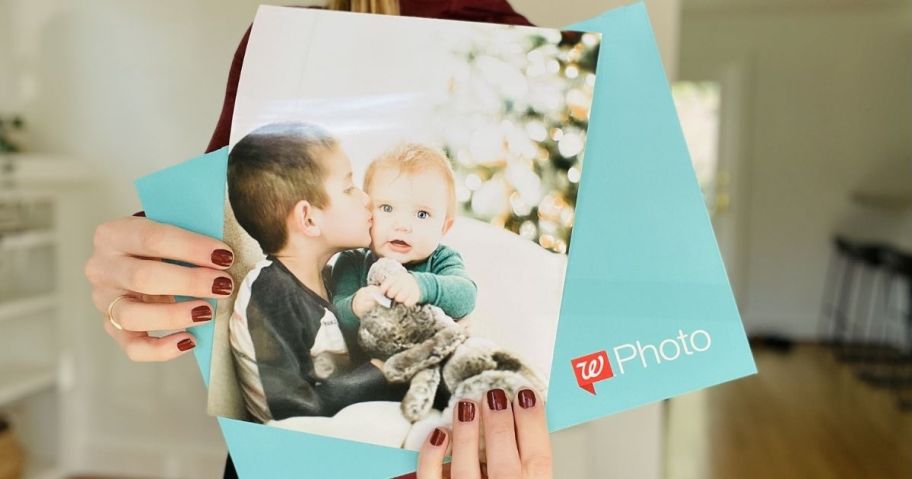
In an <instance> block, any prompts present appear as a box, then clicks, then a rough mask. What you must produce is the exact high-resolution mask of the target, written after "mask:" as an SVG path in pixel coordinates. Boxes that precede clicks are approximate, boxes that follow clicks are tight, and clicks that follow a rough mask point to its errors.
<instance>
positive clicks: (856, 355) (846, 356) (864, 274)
mask: <svg viewBox="0 0 912 479" xmlns="http://www.w3.org/2000/svg"><path fill="white" fill-rule="evenodd" d="M887 249H890V247H889V246H886V245H884V244H881V243H855V244H852V243H850V244H849V248H848V254H849V256H850V258H851V261H850V263H849V268H847V270H846V275H845V279H844V284H843V286H844V287H843V288H842V290H841V291H840V297H839V298H838V299H839V302H838V303H837V314H836V327H837V330H836V332H837V338H836V343H837V345H838V348H837V356H838V357H839V358H840V359H842V360H846V361H860V360H863V359H865V358H866V357H868V356H870V355H871V354H876V353H875V352H872V349H874V350H876V348H877V345H876V344H872V343H871V342H870V338H868V337H867V332H868V330H869V329H870V328H869V326H868V325H869V324H870V322H871V321H872V320H873V318H874V317H875V313H876V306H877V303H876V302H875V301H873V298H874V297H875V296H876V293H877V291H878V286H880V285H881V283H882V281H883V270H882V268H881V266H882V258H883V255H884V251H885V250H887Z"/></svg>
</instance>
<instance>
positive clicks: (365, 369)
mask: <svg viewBox="0 0 912 479" xmlns="http://www.w3.org/2000/svg"><path fill="white" fill-rule="evenodd" d="M228 198H229V201H230V204H231V207H232V209H233V210H234V214H235V217H236V218H237V221H238V224H240V226H241V227H243V228H244V230H246V231H247V233H248V234H250V236H251V237H252V238H253V239H254V240H256V241H257V242H258V243H259V244H260V247H261V248H262V250H263V253H265V254H266V259H265V260H264V261H260V262H259V263H257V265H256V266H255V267H254V269H253V270H252V271H250V273H249V274H247V276H246V277H245V278H244V281H243V283H242V285H241V288H240V289H239V290H238V296H237V300H236V301H235V304H234V313H233V314H232V316H231V320H230V323H229V333H230V338H231V347H232V352H233V353H234V357H235V366H236V368H237V372H238V377H239V381H240V383H241V388H242V391H243V396H244V401H245V404H246V407H247V410H248V412H250V414H251V415H252V416H253V417H255V418H256V419H257V420H258V421H260V422H264V423H265V422H267V421H269V420H279V419H284V418H287V417H292V416H331V415H333V414H335V413H336V412H338V411H339V410H340V409H342V408H343V407H345V406H347V405H349V404H353V403H356V402H362V401H370V400H393V401H398V400H401V399H402V396H403V394H404V389H403V388H402V387H401V386H392V385H390V384H389V383H388V382H387V381H386V379H385V378H384V376H383V374H382V373H381V372H380V369H379V368H380V367H381V364H379V362H373V363H368V362H362V363H356V366H357V367H355V369H353V370H351V371H350V372H347V373H345V374H340V375H338V376H335V377H333V378H330V379H325V380H321V379H318V378H316V377H314V371H313V361H312V356H311V348H312V347H313V345H314V341H315V339H316V337H317V332H318V331H319V330H320V329H321V323H322V324H324V325H325V324H333V323H334V322H335V311H334V307H333V305H332V304H331V303H330V302H329V292H328V291H327V289H326V287H325V283H324V278H323V275H322V272H323V269H324V267H325V266H326V263H327V261H328V260H329V258H330V257H331V256H332V255H334V254H335V253H337V252H339V251H342V250H346V249H350V248H357V247H363V246H367V245H368V244H369V243H370V234H369V231H370V222H371V212H370V210H369V209H368V203H369V200H368V198H367V196H366V195H365V194H364V192H363V191H361V190H360V189H358V188H357V187H356V186H355V185H354V184H353V183H352V173H351V165H350V162H349V160H348V157H347V156H346V155H345V153H344V152H343V151H342V149H341V148H340V147H339V145H338V142H337V141H336V140H335V139H334V138H333V137H332V136H330V135H329V134H328V133H327V132H326V131H324V130H323V129H321V128H319V127H316V126H314V125H308V124H304V123H280V124H272V125H267V126H264V127H261V128H258V129H257V130H255V131H253V132H251V133H250V134H248V135H247V136H245V137H244V138H243V139H241V141H240V142H238V143H237V145H235V147H234V149H233V150H232V151H231V154H230V155H229V158H228ZM343 348H344V345H343Z"/></svg>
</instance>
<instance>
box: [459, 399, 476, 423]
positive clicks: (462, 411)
mask: <svg viewBox="0 0 912 479" xmlns="http://www.w3.org/2000/svg"><path fill="white" fill-rule="evenodd" d="M457 414H458V415H459V422H472V419H475V403H473V402H469V401H459V408H458V409H457Z"/></svg>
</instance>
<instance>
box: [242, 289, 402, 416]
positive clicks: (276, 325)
mask: <svg viewBox="0 0 912 479" xmlns="http://www.w3.org/2000/svg"><path fill="white" fill-rule="evenodd" d="M258 303H259V301H258V299H257V298H256V296H254V297H252V298H251V301H250V304H249V306H248V308H247V317H248V318H249V320H250V321H249V322H248V324H250V325H251V328H250V338H251V340H252V342H253V346H254V350H255V351H256V366H257V371H258V374H259V379H260V383H261V384H262V386H263V394H264V396H265V399H266V403H267V405H268V407H269V413H270V416H271V417H272V419H275V420H279V419H285V418H288V417H294V416H332V415H334V414H335V413H337V412H339V410H340V409H342V408H344V407H346V406H348V405H350V404H354V403H357V402H363V401H381V400H396V401H397V400H401V399H402V396H403V394H404V392H405V391H404V390H402V387H401V385H394V384H390V383H389V382H388V381H387V380H386V378H385V377H384V375H383V373H382V372H381V371H380V370H379V369H377V367H375V366H374V365H373V364H371V363H369V362H363V363H361V364H360V365H359V366H358V367H357V368H355V369H354V370H352V371H348V372H345V373H341V374H339V375H336V376H332V377H330V378H328V379H325V380H316V379H314V378H313V377H312V375H311V371H312V370H313V361H312V358H311V356H310V352H309V350H308V348H307V347H306V346H305V345H306V344H308V343H309V341H308V336H309V333H308V332H307V329H306V328H294V327H293V325H295V324H299V322H297V321H288V320H287V318H279V317H275V316H274V315H275V313H276V310H275V309H270V308H268V307H264V306H267V305H265V304H258ZM266 316H270V317H266Z"/></svg>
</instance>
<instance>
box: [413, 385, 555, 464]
mask: <svg viewBox="0 0 912 479" xmlns="http://www.w3.org/2000/svg"><path fill="white" fill-rule="evenodd" d="M479 413H480V414H479ZM453 416H454V417H453V430H452V431H448V430H445V429H441V428H438V429H435V430H434V431H433V432H432V433H431V434H430V436H428V438H427V440H426V441H425V442H424V444H423V445H422V446H421V451H420V452H419V454H418V472H417V479H442V478H449V477H453V478H456V479H481V478H484V477H492V478H497V479H501V478H522V479H551V477H552V456H551V442H550V439H549V437H548V426H547V423H546V419H545V407H544V402H543V401H542V400H541V396H539V395H538V394H537V393H536V392H535V391H533V390H532V389H523V390H521V391H520V392H519V394H517V397H516V400H514V401H513V402H512V403H510V402H509V401H507V397H506V394H505V393H504V391H503V390H500V389H493V390H491V391H488V393H487V394H486V395H485V401H484V402H483V404H478V403H475V402H474V401H466V400H462V401H459V404H457V406H456V408H454V411H453ZM481 424H484V426H483V427H482V426H481ZM482 429H483V430H482ZM482 434H483V435H484V440H485V448H486V456H487V463H481V462H480V461H479V458H478V440H479V437H481V435H482ZM450 445H452V447H453V450H452V453H451V456H452V462H451V463H450V464H446V465H445V464H444V463H443V458H444V456H445V455H446V452H447V448H448V447H449V446H450Z"/></svg>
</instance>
